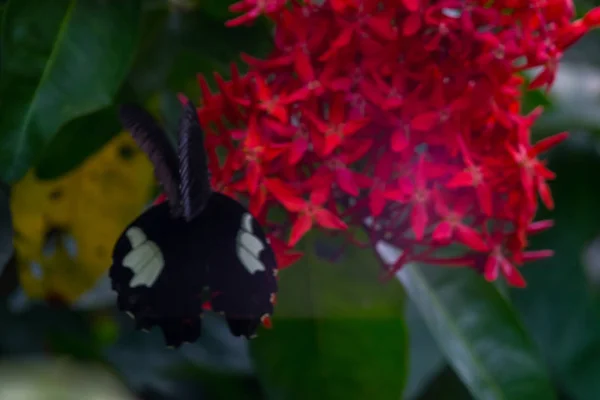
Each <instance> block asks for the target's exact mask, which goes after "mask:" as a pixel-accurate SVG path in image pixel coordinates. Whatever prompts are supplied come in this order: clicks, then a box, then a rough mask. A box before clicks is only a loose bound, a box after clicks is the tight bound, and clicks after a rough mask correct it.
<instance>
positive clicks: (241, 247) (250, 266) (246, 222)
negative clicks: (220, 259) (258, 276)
mask: <svg viewBox="0 0 600 400" xmlns="http://www.w3.org/2000/svg"><path fill="white" fill-rule="evenodd" d="M252 221H253V217H252V215H251V214H249V213H245V214H244V215H242V221H241V224H240V230H239V231H238V234H237V243H236V244H237V246H236V253H237V256H238V259H239V260H240V262H241V263H242V265H243V266H244V268H246V270H247V271H248V272H249V273H251V274H255V273H256V272H257V271H264V270H265V266H264V265H263V263H262V262H261V261H260V252H261V251H263V250H264V248H265V244H264V243H263V242H262V241H261V240H260V239H259V238H258V237H257V236H256V235H254V233H253V229H252Z"/></svg>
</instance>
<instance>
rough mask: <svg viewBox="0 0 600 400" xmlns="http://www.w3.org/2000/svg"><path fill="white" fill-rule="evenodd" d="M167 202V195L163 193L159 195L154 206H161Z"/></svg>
mask: <svg viewBox="0 0 600 400" xmlns="http://www.w3.org/2000/svg"><path fill="white" fill-rule="evenodd" d="M165 201H167V195H166V194H164V193H161V194H159V195H158V197H157V198H156V199H155V200H154V202H153V203H152V205H153V206H156V205H159V204H162V203H164V202H165Z"/></svg>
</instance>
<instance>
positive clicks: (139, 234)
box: [125, 226, 146, 249]
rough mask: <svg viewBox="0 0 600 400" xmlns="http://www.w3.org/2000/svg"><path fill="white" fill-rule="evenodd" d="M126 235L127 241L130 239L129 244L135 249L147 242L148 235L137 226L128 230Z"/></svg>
mask: <svg viewBox="0 0 600 400" xmlns="http://www.w3.org/2000/svg"><path fill="white" fill-rule="evenodd" d="M125 234H126V235H127V239H129V243H131V247H133V248H134V249H135V248H136V247H138V246H139V245H140V244H142V243H144V242H145V241H146V234H145V233H144V231H143V230H141V229H140V228H138V227H137V226H132V227H131V228H129V229H127V232H125Z"/></svg>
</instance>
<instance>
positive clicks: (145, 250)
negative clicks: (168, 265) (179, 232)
mask: <svg viewBox="0 0 600 400" xmlns="http://www.w3.org/2000/svg"><path fill="white" fill-rule="evenodd" d="M125 234H126V235H127V238H128V239H129V242H130V243H131V251H130V252H129V253H128V254H127V255H126V256H125V257H124V258H123V266H124V267H126V268H129V269H130V270H131V271H132V272H133V278H132V279H131V282H129V286H130V287H132V288H133V287H136V286H147V287H151V286H152V285H154V282H156V280H157V279H158V277H159V275H160V273H161V272H162V269H163V267H164V265H165V260H164V257H163V255H162V252H161V251H160V248H159V247H158V245H157V244H156V243H154V242H153V241H152V240H148V239H147V238H146V235H145V234H144V232H143V231H142V230H141V229H140V228H138V227H135V226H134V227H131V228H129V229H128V230H127V232H126V233H125Z"/></svg>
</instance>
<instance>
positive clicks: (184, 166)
mask: <svg viewBox="0 0 600 400" xmlns="http://www.w3.org/2000/svg"><path fill="white" fill-rule="evenodd" d="M179 176H180V177H181V186H180V195H181V205H182V207H183V216H184V218H185V219H186V220H187V221H191V220H192V219H193V218H195V217H196V216H198V214H200V213H201V212H202V210H204V207H205V206H206V202H207V201H208V198H209V197H210V195H211V193H212V189H211V185H210V176H209V171H208V161H207V157H206V150H205V148H204V132H203V131H202V128H201V127H200V122H199V121H198V114H197V112H196V107H195V106H194V104H193V103H192V102H191V101H188V103H187V105H186V106H185V108H184V111H183V114H182V116H181V118H180V120H179Z"/></svg>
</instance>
